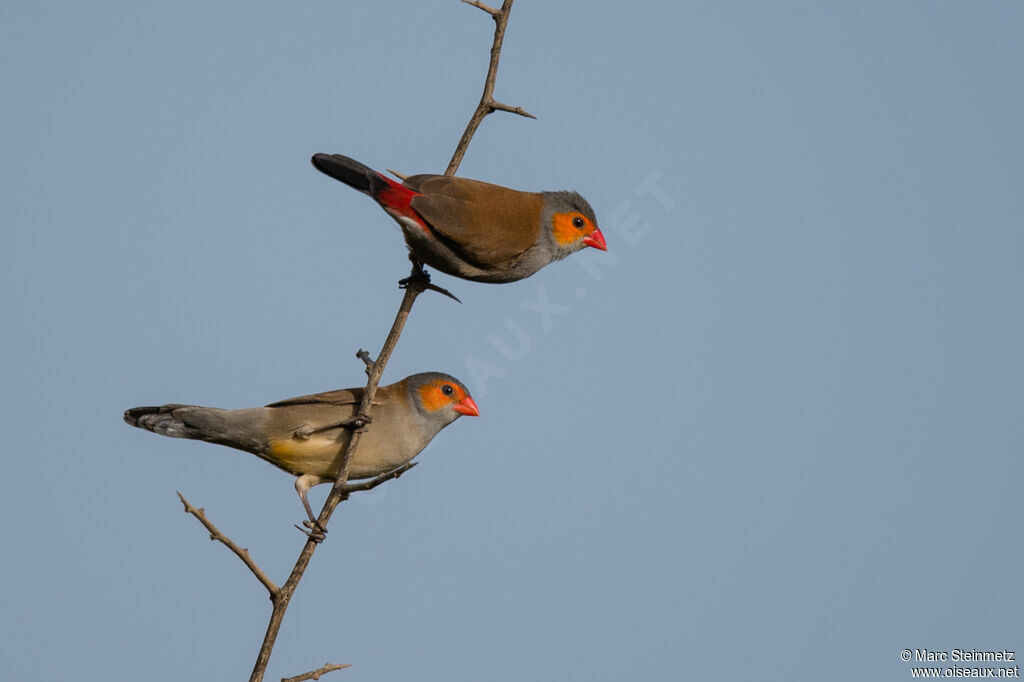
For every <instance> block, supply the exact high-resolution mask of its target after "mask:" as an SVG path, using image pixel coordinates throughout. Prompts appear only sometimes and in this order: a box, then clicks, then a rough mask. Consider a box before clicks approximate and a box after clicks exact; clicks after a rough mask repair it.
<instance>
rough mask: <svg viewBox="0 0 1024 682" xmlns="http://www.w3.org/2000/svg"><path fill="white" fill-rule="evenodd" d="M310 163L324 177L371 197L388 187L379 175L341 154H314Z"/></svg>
mask: <svg viewBox="0 0 1024 682" xmlns="http://www.w3.org/2000/svg"><path fill="white" fill-rule="evenodd" d="M312 161H313V167H314V168H316V169H317V170H318V171H320V172H321V173H323V174H324V175H329V176H331V177H332V178H334V179H335V180H339V181H341V182H344V183H345V184H346V185H348V186H349V187H352V188H353V189H357V190H359V191H360V192H363V193H364V194H369V195H370V196H371V197H376V196H377V194H378V193H380V191H381V190H383V189H384V188H386V187H387V186H388V183H387V180H385V179H384V177H383V176H382V175H381V174H380V173H378V172H377V171H375V170H373V169H372V168H369V167H367V166H364V165H363V164H361V163H359V162H358V161H356V160H355V159H350V158H349V157H347V156H342V155H341V154H314V155H313V159H312Z"/></svg>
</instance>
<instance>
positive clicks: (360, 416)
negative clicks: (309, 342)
mask: <svg viewBox="0 0 1024 682" xmlns="http://www.w3.org/2000/svg"><path fill="white" fill-rule="evenodd" d="M513 1H514V0H504V2H503V3H502V5H501V9H495V8H493V7H490V6H488V5H485V4H484V3H482V2H479V1H478V0H462V2H464V3H465V4H467V5H472V6H473V7H476V8H477V9H480V10H482V11H484V12H486V13H487V14H489V15H490V16H491V18H492V19H494V41H493V43H492V45H491V57H490V62H489V64H488V68H487V76H486V78H485V79H484V90H483V93H482V94H481V96H480V102H479V104H477V107H476V109H475V110H474V112H473V115H472V116H471V117H470V120H469V123H468V124H467V125H466V130H465V131H464V132H463V134H462V137H461V138H460V139H459V143H458V145H456V147H455V152H454V154H453V155H452V159H451V161H450V162H449V163H448V167H447V169H446V170H445V173H444V174H445V175H449V176H450V175H455V173H456V171H457V170H458V168H459V165H460V164H461V163H462V159H463V157H464V156H465V154H466V149H467V148H468V147H469V143H470V141H471V140H472V139H473V135H474V134H475V133H476V130H477V128H479V126H480V123H481V122H482V121H483V120H484V118H486V117H487V116H488V115H490V114H492V113H494V112H495V111H507V112H509V113H513V114H517V115H519V116H525V117H528V118H536V116H534V115H533V114H531V113H529V112H527V111H526V110H525V109H523V108H522V107H513V106H510V105H508V104H504V103H502V102H499V101H497V100H496V99H494V82H495V79H496V78H497V75H498V61H499V59H500V58H501V47H502V41H503V40H504V37H505V28H506V26H507V25H508V17H509V13H510V12H511V10H512V3H513ZM389 172H391V173H393V174H394V175H395V176H396V177H399V178H401V179H405V176H404V175H402V174H400V173H396V172H395V171H389ZM399 286H400V287H401V288H402V289H404V291H405V293H404V295H403V297H402V302H401V304H400V305H399V308H398V313H397V315H396V316H395V321H394V323H393V324H392V326H391V331H390V332H389V333H388V336H387V339H385V341H384V345H383V347H382V348H381V351H380V354H379V355H378V356H377V359H376V360H373V359H372V358H371V357H370V354H369V353H368V352H367V351H365V350H363V349H361V348H360V349H359V351H358V352H357V353H356V357H358V358H359V359H360V360H362V362H363V365H364V369H365V371H366V375H367V382H366V389H365V391H364V393H363V399H362V401H361V402H360V405H359V407H358V409H357V411H356V413H355V416H353V417H351V418H349V419H347V420H344V421H342V422H339V423H338V424H334V425H330V426H328V427H323V428H318V429H315V430H314V429H305V430H302V429H300V430H299V431H296V436H298V437H300V438H301V437H305V438H309V437H310V436H312V435H313V433H316V432H318V431H322V430H327V429H330V428H338V427H344V428H351V429H353V431H352V436H351V438H350V439H349V442H348V446H347V447H346V448H345V450H344V452H343V453H342V454H341V459H340V462H339V468H338V476H337V479H336V480H335V482H334V485H333V487H332V488H331V492H330V493H329V494H328V496H327V501H326V502H325V503H324V506H323V509H322V510H321V512H320V515H319V516H318V517H317V519H316V520H315V522H312V523H311V522H309V521H306V522H304V523H305V524H307V527H308V528H309V530H304V529H303V528H301V527H299V526H296V528H299V530H300V531H302V532H303V533H304V534H305V535H306V536H307V537H306V543H305V545H304V546H303V548H302V551H301V552H300V553H299V557H298V559H297V560H296V562H295V566H294V567H293V568H292V571H291V574H290V575H289V576H288V579H287V580H286V581H285V583H284V584H283V585H281V586H280V587H278V586H277V585H276V584H274V582H273V581H272V580H271V579H270V578H269V577H268V576H267V575H266V573H264V572H263V570H262V569H261V568H260V567H259V566H258V565H257V564H256V562H255V561H254V560H253V559H252V557H251V556H250V555H249V550H247V549H245V548H242V547H240V546H239V545H238V544H236V543H235V542H234V541H232V540H231V538H229V537H227V536H226V535H224V533H222V532H221V531H220V530H219V529H218V528H217V527H216V526H215V525H214V524H213V523H212V522H211V521H210V520H209V519H208V518H207V517H206V512H205V510H203V509H197V508H196V507H194V506H192V504H191V503H189V501H188V500H186V499H185V497H184V496H183V495H182V494H181V493H180V492H179V493H178V497H179V498H180V499H181V502H182V504H183V505H184V507H185V511H186V512H187V513H189V514H191V515H192V516H194V517H195V518H196V519H197V520H198V521H199V522H200V523H201V524H202V525H203V526H204V527H205V528H206V530H207V531H208V532H209V533H210V539H211V540H213V541H216V542H220V543H221V544H223V545H224V546H225V547H227V548H228V549H230V550H231V551H232V552H233V553H234V554H235V555H236V556H237V557H238V558H239V559H240V560H241V561H242V563H244V564H245V565H246V567H247V568H248V569H249V570H250V571H251V572H252V574H253V575H254V576H256V579H257V580H259V581H260V583H261V584H262V585H263V586H264V587H265V588H266V589H267V592H268V593H269V595H270V601H271V602H272V604H273V610H272V612H271V614H270V621H269V623H268V624H267V631H266V634H265V636H264V638H263V644H262V646H261V647H260V651H259V654H258V656H257V657H256V663H255V665H254V667H253V670H252V675H251V676H250V677H249V680H250V682H262V680H263V677H264V674H265V673H266V669H267V664H268V662H269V661H270V654H271V652H272V651H273V649H274V643H275V642H276V640H277V635H278V632H279V631H280V628H281V623H282V621H283V620H284V614H285V611H286V610H287V608H288V604H289V603H290V601H291V598H292V596H293V595H294V593H295V590H296V588H297V587H298V584H299V581H300V580H301V579H302V576H303V574H304V573H305V571H306V568H307V566H308V565H309V562H310V560H311V559H312V557H313V552H314V551H315V550H316V547H317V545H318V544H319V543H320V542H322V541H323V539H324V536H325V534H326V532H327V522H328V521H329V520H330V518H331V515H332V514H333V513H334V510H335V508H336V507H337V506H338V504H339V503H340V502H342V501H344V500H347V499H348V498H349V496H350V495H351V494H352V493H354V492H362V491H366V490H372V489H374V488H376V487H377V486H379V485H381V484H383V483H386V482H387V481H390V480H392V479H396V478H398V477H400V476H401V475H402V474H404V473H405V472H407V471H409V470H410V469H412V468H413V467H414V466H416V463H415V462H409V463H407V464H405V465H403V466H401V467H398V468H397V469H394V470H393V471H389V472H386V473H384V474H381V475H380V476H377V477H376V478H373V479H370V480H368V481H363V482H360V483H349V482H348V474H349V463H350V462H351V460H352V455H353V453H354V452H355V451H356V448H357V447H358V446H359V440H360V437H361V436H362V434H363V433H364V432H365V431H366V429H367V427H368V426H369V425H370V423H371V421H372V420H371V417H370V407H371V406H372V404H373V397H374V394H375V393H376V391H377V386H378V384H379V383H380V379H381V376H382V375H383V374H384V368H385V367H386V366H387V363H388V360H389V359H390V358H391V353H392V352H393V351H394V349H395V346H396V345H397V344H398V339H399V337H400V336H401V334H402V329H403V328H404V327H405V322H406V320H407V319H408V317H409V313H410V311H411V310H412V306H413V303H414V302H415V301H416V298H417V297H418V296H419V295H420V294H422V293H423V292H424V291H435V292H437V293H440V294H443V295H445V296H448V297H449V298H452V299H454V300H456V301H458V300H459V299H458V298H456V297H455V296H454V295H453V294H452V293H451V292H450V291H448V290H447V289H444V288H443V287H439V286H437V285H435V284H433V283H431V281H430V275H429V274H428V273H427V272H426V271H425V270H424V269H423V267H422V265H421V264H419V263H417V262H415V261H414V262H413V267H412V272H411V273H410V275H409V277H407V278H406V279H403V280H402V281H401V282H399ZM347 667H349V665H347V664H342V665H336V664H332V663H327V664H325V665H324V666H322V667H320V668H317V669H316V670H311V671H309V672H306V673H302V674H301V675H297V676H295V677H290V678H285V679H284V680H282V682H304V681H305V680H316V679H319V678H320V676H321V675H323V674H325V673H328V672H331V671H334V670H341V669H342V668H347Z"/></svg>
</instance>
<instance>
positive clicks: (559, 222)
mask: <svg viewBox="0 0 1024 682" xmlns="http://www.w3.org/2000/svg"><path fill="white" fill-rule="evenodd" d="M577 215H579V214H578V213H556V214H555V218H554V223H555V226H554V229H553V230H552V232H553V233H554V235H555V241H556V242H558V244H559V245H560V246H565V245H566V244H572V243H573V242H574V241H577V240H578V239H580V238H581V237H582V236H583V235H584V234H587V233H588V232H593V230H594V228H590V229H589V230H587V227H589V223H590V221H589V220H587V219H586V218H584V219H583V221H584V222H585V223H586V224H585V225H584V226H583V229H584V230H587V231H586V232H581V231H580V230H578V229H576V228H575V227H573V226H572V219H573V218H575V217H576V216H577Z"/></svg>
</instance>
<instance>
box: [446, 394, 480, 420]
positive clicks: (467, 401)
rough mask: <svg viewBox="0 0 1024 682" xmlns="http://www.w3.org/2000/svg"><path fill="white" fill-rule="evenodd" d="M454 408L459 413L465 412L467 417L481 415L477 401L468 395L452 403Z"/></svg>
mask: <svg viewBox="0 0 1024 682" xmlns="http://www.w3.org/2000/svg"><path fill="white" fill-rule="evenodd" d="M452 409H453V410H455V411H456V412H458V413H459V414H464V415H466V416H467V417H479V416H480V408H479V407H477V406H476V402H474V401H473V399H472V398H470V397H469V396H468V395H467V396H466V397H465V398H463V399H462V400H460V401H459V402H457V403H455V404H454V405H452Z"/></svg>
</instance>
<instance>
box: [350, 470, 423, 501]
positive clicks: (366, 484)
mask: <svg viewBox="0 0 1024 682" xmlns="http://www.w3.org/2000/svg"><path fill="white" fill-rule="evenodd" d="M417 464H418V462H406V463H405V464H403V465H402V466H400V467H398V468H397V469H392V470H391V471H389V472H387V473H384V474H381V475H380V476H377V477H376V478H371V479H370V480H368V481H363V482H362V483H347V484H345V487H344V489H343V490H344V495H345V497H346V498H348V496H349V494H350V493H358V492H362V491H364V490H373V489H374V488H376V487H377V486H379V485H380V484H381V483H386V482H387V481H390V480H391V479H392V478H398V477H399V476H401V475H402V474H404V473H405V472H406V471H408V470H409V469H412V468H413V467H414V466H416V465H417Z"/></svg>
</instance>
